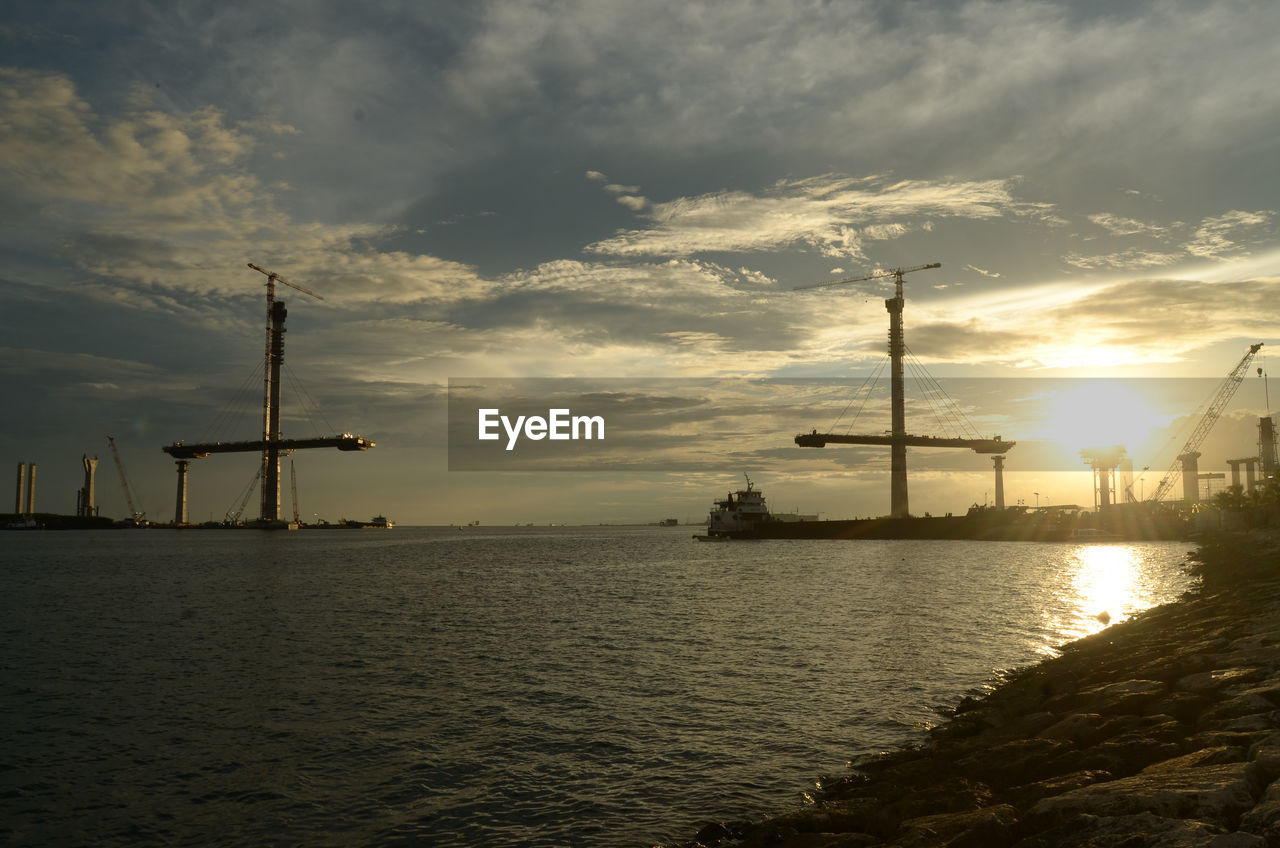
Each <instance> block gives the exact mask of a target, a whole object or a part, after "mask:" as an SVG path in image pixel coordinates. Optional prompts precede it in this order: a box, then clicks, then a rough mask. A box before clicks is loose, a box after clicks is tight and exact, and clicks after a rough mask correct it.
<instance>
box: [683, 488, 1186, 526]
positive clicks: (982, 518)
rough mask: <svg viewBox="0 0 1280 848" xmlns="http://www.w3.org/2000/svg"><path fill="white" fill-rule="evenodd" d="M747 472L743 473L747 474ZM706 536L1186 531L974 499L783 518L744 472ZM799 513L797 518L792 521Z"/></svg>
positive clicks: (1116, 514)
mask: <svg viewBox="0 0 1280 848" xmlns="http://www.w3.org/2000/svg"><path fill="white" fill-rule="evenodd" d="M745 476H746V475H744V477H745ZM713 506H714V508H713V509H712V510H711V514H710V515H709V516H708V519H707V532H706V535H695V536H694V537H693V538H695V539H698V540H700V541H708V542H709V541H726V540H745V539H753V540H755V539H972V540H981V541H1010V542H1064V541H1075V542H1081V541H1098V542H1102V541H1115V540H1120V539H1179V538H1183V537H1184V536H1185V526H1184V524H1183V523H1181V522H1177V521H1174V522H1167V521H1163V520H1158V519H1153V518H1151V517H1143V516H1141V515H1136V514H1134V513H1132V512H1131V511H1127V510H1123V509H1119V508H1113V513H1112V517H1111V520H1108V521H1106V522H1105V524H1106V525H1107V528H1091V527H1089V526H1088V525H1086V526H1084V527H1081V526H1080V525H1081V524H1082V523H1083V522H1085V521H1089V520H1098V519H1096V518H1094V517H1093V516H1084V515H1082V514H1081V511H1080V510H1079V508H1078V507H1072V508H1071V509H1070V510H1065V509H1059V508H1055V509H1052V510H1049V509H1034V510H1033V509H1031V508H1029V507H1026V506H1021V505H1019V506H1013V507H1006V508H997V507H992V506H982V505H979V504H974V505H973V506H971V507H969V509H968V511H967V512H965V513H963V514H959V515H952V514H951V513H947V514H946V515H940V516H932V515H928V514H926V515H924V516H922V517H917V516H905V517H889V516H884V517H880V518H850V519H829V520H819V521H815V520H810V517H809V516H803V517H790V518H789V519H788V518H783V517H780V516H778V515H774V514H773V513H771V512H770V511H769V507H768V504H767V503H766V501H765V496H764V492H762V491H761V490H759V489H757V488H756V487H755V485H754V483H752V481H751V478H750V477H747V487H746V488H745V489H739V490H737V491H735V492H730V493H729V494H728V495H727V496H726V497H724V498H721V499H717V500H715V501H713ZM796 518H798V519H799V520H796Z"/></svg>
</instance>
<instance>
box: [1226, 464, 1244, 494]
mask: <svg viewBox="0 0 1280 848" xmlns="http://www.w3.org/2000/svg"><path fill="white" fill-rule="evenodd" d="M1242 462H1244V460H1243V459H1228V460H1227V465H1230V466H1231V488H1233V489H1240V491H1242V492H1243V491H1244V489H1241V488H1240V463H1242Z"/></svg>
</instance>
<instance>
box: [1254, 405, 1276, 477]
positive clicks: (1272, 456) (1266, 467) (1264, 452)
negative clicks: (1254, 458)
mask: <svg viewBox="0 0 1280 848" xmlns="http://www.w3.org/2000/svg"><path fill="white" fill-rule="evenodd" d="M1258 458H1259V459H1260V460H1262V479H1263V480H1270V479H1272V478H1274V477H1275V474H1276V424H1275V422H1274V421H1272V420H1271V418H1270V416H1265V415H1264V416H1263V417H1261V418H1259V419H1258Z"/></svg>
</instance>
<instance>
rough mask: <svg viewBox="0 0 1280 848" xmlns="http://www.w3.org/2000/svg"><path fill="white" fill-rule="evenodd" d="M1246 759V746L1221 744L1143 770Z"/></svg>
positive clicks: (1146, 771) (1194, 766) (1187, 766)
mask: <svg viewBox="0 0 1280 848" xmlns="http://www.w3.org/2000/svg"><path fill="white" fill-rule="evenodd" d="M1243 761H1244V748H1241V747H1239V746H1235V745H1220V746H1218V747H1216V748H1201V749H1200V750H1199V751H1193V752H1191V753H1190V754H1184V755H1182V756H1181V757H1174V758H1173V759H1171V760H1164V761H1162V762H1158V763H1154V764H1152V765H1149V766H1147V767H1146V768H1144V769H1143V770H1142V773H1143V774H1156V773H1158V772H1162V771H1171V770H1174V769H1185V768H1196V767H1197V766H1218V765H1222V764H1224V763H1239V762H1243Z"/></svg>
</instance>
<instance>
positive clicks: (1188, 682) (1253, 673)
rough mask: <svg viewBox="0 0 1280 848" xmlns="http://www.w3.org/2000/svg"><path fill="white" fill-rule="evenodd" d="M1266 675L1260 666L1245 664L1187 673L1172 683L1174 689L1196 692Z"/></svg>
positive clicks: (1252, 680) (1248, 680)
mask: <svg viewBox="0 0 1280 848" xmlns="http://www.w3.org/2000/svg"><path fill="white" fill-rule="evenodd" d="M1265 676H1266V672H1264V671H1263V670H1262V669H1260V668H1253V667H1250V666H1245V667H1243V668H1218V669H1214V670H1213V671H1202V672H1200V673H1198V674H1188V675H1187V676H1186V677H1183V678H1182V679H1181V680H1179V681H1178V682H1177V683H1175V684H1174V688H1175V689H1181V690H1182V691H1184V692H1192V693H1196V694H1206V693H1209V692H1215V691H1217V690H1219V689H1222V688H1223V687H1225V686H1230V685H1232V684H1236V683H1253V682H1254V681H1257V680H1261V679H1262V678H1263V677H1265Z"/></svg>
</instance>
